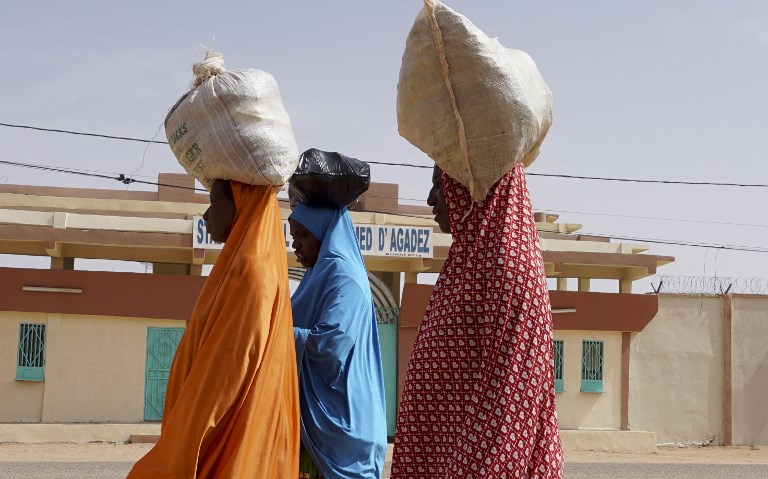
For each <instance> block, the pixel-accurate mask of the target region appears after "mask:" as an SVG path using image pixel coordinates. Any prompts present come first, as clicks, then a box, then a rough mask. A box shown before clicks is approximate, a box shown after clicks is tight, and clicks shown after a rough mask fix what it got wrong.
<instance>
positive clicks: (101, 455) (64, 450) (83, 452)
mask: <svg viewBox="0 0 768 479" xmlns="http://www.w3.org/2000/svg"><path fill="white" fill-rule="evenodd" d="M150 447H152V445H151V444H123V443H103V442H101V443H88V444H68V443H55V444H7V443H6V444H0V462H70V461H71V462H85V461H88V462H102V461H103V462H133V461H136V460H137V459H139V458H140V457H141V456H143V455H144V454H145V453H146V452H147V451H148V450H149V449H150ZM390 448H391V446H390ZM565 460H566V462H568V463H657V464H659V463H676V464H768V446H753V447H712V446H709V447H666V446H664V447H659V448H658V449H657V451H656V452H655V453H650V454H619V453H608V452H589V451H578V452H567V453H566V454H565Z"/></svg>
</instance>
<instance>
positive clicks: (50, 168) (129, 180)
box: [0, 160, 208, 193]
mask: <svg viewBox="0 0 768 479" xmlns="http://www.w3.org/2000/svg"><path fill="white" fill-rule="evenodd" d="M0 165H9V166H18V167H21V168H31V169H34V170H42V171H52V172H55V173H66V174H69V175H80V176H90V177H91V178H101V179H105V180H115V181H119V182H120V183H123V184H124V185H129V184H131V183H139V184H142V185H152V186H167V187H168V188H181V189H184V190H194V191H199V192H201V193H207V192H208V191H207V190H205V189H201V188H194V187H189V186H181V185H171V184H166V183H158V182H157V181H143V180H137V179H135V178H130V177H128V176H126V175H125V174H124V173H119V174H117V176H110V175H105V174H100V173H92V172H88V171H87V170H74V169H69V168H59V167H56V166H47V165H35V164H32V163H17V162H15V161H5V160H0Z"/></svg>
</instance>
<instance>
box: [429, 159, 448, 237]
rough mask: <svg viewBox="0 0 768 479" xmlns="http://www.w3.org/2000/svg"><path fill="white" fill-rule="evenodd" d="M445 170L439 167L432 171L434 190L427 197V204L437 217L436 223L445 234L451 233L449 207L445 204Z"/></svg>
mask: <svg viewBox="0 0 768 479" xmlns="http://www.w3.org/2000/svg"><path fill="white" fill-rule="evenodd" d="M442 174H443V170H441V169H440V168H439V167H438V166H437V165H435V169H434V170H432V189H431V190H429V195H428V196H427V204H428V205H429V206H431V207H432V214H433V215H435V222H436V223H437V225H438V226H439V227H440V231H442V232H443V233H450V232H451V221H450V219H449V216H448V205H446V204H445V195H444V194H443V178H442Z"/></svg>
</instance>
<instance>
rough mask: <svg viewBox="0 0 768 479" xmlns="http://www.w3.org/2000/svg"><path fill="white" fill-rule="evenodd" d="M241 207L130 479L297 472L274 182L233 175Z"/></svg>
mask: <svg viewBox="0 0 768 479" xmlns="http://www.w3.org/2000/svg"><path fill="white" fill-rule="evenodd" d="M232 192H233V194H234V200H235V205H236V206H237V214H236V215H235V220H234V224H233V227H232V233H231V234H230V236H229V238H228V239H227V241H226V243H225V245H224V248H223V249H222V250H221V254H220V255H219V258H218V259H217V260H216V264H215V265H214V267H213V270H212V271H211V274H210V276H209V277H208V280H207V281H206V283H205V286H204V287H203V290H202V291H201V292H200V297H199V298H198V300H197V304H196V305H195V309H194V311H193V312H192V318H191V319H190V321H189V323H188V326H187V330H186V331H185V333H184V337H183V338H182V340H181V343H180V344H179V348H178V350H177V351H176V356H175V358H174V360H173V365H172V367H171V373H170V377H169V380H168V389H167V392H166V396H165V407H164V412H163V426H162V435H161V436H160V440H159V441H158V443H157V444H156V445H155V447H154V448H153V449H152V450H151V451H149V452H148V453H147V455H146V456H144V457H143V458H142V459H141V460H139V462H137V463H136V465H135V466H134V468H133V470H132V471H131V473H130V474H129V476H128V477H129V478H144V477H146V478H150V477H151V478H155V479H159V478H195V477H269V478H284V477H285V478H291V479H293V478H295V477H297V474H298V467H299V466H298V457H299V410H298V381H297V377H296V361H295V355H296V353H295V351H294V344H293V323H292V317H291V303H290V291H289V289H288V266H287V262H286V253H285V238H284V236H283V228H282V221H281V216H280V208H279V206H278V203H277V197H276V195H275V192H274V190H273V188H272V187H269V186H252V185H245V184H242V183H237V182H234V181H233V182H232Z"/></svg>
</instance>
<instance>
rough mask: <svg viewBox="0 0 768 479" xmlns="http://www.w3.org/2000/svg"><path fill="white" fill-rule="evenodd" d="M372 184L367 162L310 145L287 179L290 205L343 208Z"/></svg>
mask: <svg viewBox="0 0 768 479" xmlns="http://www.w3.org/2000/svg"><path fill="white" fill-rule="evenodd" d="M370 184H371V167H370V166H369V165H368V163H366V162H364V161H361V160H358V159H357V158H351V157H349V156H344V155H342V154H340V153H333V152H328V151H322V150H318V149H316V148H310V149H309V150H307V151H305V152H304V153H302V154H301V156H300V157H299V166H298V168H296V172H295V173H294V174H293V176H291V179H290V180H289V181H288V197H289V199H290V201H291V205H294V204H296V203H304V204H306V205H307V206H313V207H316V208H342V207H344V206H349V205H350V204H352V203H354V202H355V200H357V198H358V197H359V196H360V195H362V194H363V193H365V191H366V190H367V189H368V186H370Z"/></svg>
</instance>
